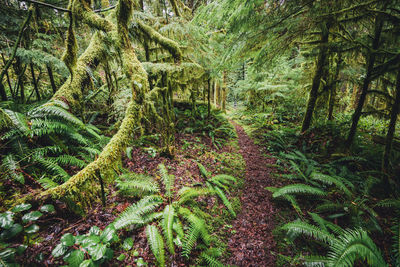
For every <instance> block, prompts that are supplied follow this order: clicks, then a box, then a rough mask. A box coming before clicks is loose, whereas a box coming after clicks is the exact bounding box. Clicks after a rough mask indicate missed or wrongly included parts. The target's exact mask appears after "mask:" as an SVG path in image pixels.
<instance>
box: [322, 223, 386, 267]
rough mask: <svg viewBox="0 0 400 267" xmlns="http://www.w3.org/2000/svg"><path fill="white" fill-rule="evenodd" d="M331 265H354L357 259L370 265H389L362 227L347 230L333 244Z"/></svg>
mask: <svg viewBox="0 0 400 267" xmlns="http://www.w3.org/2000/svg"><path fill="white" fill-rule="evenodd" d="M328 258H329V266H344V267H346V266H348V267H352V266H354V263H355V261H356V260H357V259H362V260H365V261H366V262H367V263H368V264H369V265H370V266H387V264H386V262H385V260H384V259H383V257H382V254H381V252H380V250H379V249H378V247H377V246H376V245H375V243H374V242H373V241H372V239H371V238H370V237H369V236H368V234H367V232H366V231H364V230H362V229H355V230H346V231H345V232H344V233H343V235H341V236H339V237H338V239H337V241H336V242H334V243H332V244H331V251H330V252H329V253H328Z"/></svg>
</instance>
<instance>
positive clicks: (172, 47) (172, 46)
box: [137, 20, 182, 62]
mask: <svg viewBox="0 0 400 267" xmlns="http://www.w3.org/2000/svg"><path fill="white" fill-rule="evenodd" d="M137 25H138V26H139V28H140V30H141V31H142V32H143V33H144V34H145V35H146V37H147V38H149V39H150V40H152V41H155V42H157V43H158V44H160V45H161V46H162V47H163V48H165V49H167V50H168V52H170V53H171V55H172V56H173V57H174V59H175V62H179V61H181V60H182V51H181V49H180V48H179V44H178V43H177V42H175V41H174V40H171V39H169V38H167V37H164V36H163V35H161V34H160V33H159V32H157V31H156V30H154V29H153V28H152V27H150V26H148V25H146V24H144V23H143V22H142V21H140V20H138V22H137Z"/></svg>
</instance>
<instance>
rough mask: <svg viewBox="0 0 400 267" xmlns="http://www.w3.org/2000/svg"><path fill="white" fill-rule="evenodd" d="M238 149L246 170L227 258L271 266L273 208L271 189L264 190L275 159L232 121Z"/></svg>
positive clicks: (269, 183) (271, 182)
mask: <svg viewBox="0 0 400 267" xmlns="http://www.w3.org/2000/svg"><path fill="white" fill-rule="evenodd" d="M235 128H236V132H237V134H238V141H239V146H240V153H241V154H242V156H243V159H244V160H245V162H246V174H245V181H244V187H243V189H242V192H243V193H242V195H241V197H240V200H241V203H242V211H241V213H240V214H239V215H238V217H237V218H236V219H235V221H234V222H233V223H232V225H233V230H234V231H235V232H236V233H235V234H234V235H233V236H232V237H231V238H230V240H229V242H228V250H229V251H230V252H231V257H230V258H229V260H228V261H227V263H228V264H230V265H235V266H274V265H275V256H274V253H273V252H274V251H275V249H276V248H275V241H274V238H273V234H272V230H273V229H274V220H273V218H274V217H275V212H276V208H275V207H274V206H273V204H272V201H271V198H272V197H271V193H270V192H269V191H268V190H265V187H267V186H273V185H274V183H275V182H274V179H273V178H272V175H271V171H272V170H271V169H270V168H268V165H271V164H275V161H276V160H275V159H273V158H266V157H265V156H263V155H262V153H261V151H260V147H258V146H257V145H255V144H254V141H253V140H252V139H251V138H250V137H249V136H248V135H247V134H246V132H245V131H244V129H243V128H242V127H241V126H239V125H237V124H235Z"/></svg>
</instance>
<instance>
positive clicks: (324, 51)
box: [301, 23, 329, 132]
mask: <svg viewBox="0 0 400 267" xmlns="http://www.w3.org/2000/svg"><path fill="white" fill-rule="evenodd" d="M328 40H329V24H328V23H324V24H323V25H322V34H321V45H320V49H319V54H318V60H317V68H316V70H315V74H314V78H313V82H312V86H311V91H310V96H309V98H308V103H307V109H306V114H305V115H304V119H303V125H302V126H301V132H305V131H307V130H308V128H310V125H311V120H312V116H313V113H314V108H315V103H316V102H317V98H318V89H319V86H320V83H321V78H322V74H323V72H324V67H325V63H326V57H327V55H328V46H327V44H328Z"/></svg>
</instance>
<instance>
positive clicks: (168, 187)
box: [158, 163, 175, 198]
mask: <svg viewBox="0 0 400 267" xmlns="http://www.w3.org/2000/svg"><path fill="white" fill-rule="evenodd" d="M158 170H159V173H160V175H161V179H162V181H163V183H164V186H165V195H166V196H167V197H169V198H170V197H172V186H173V185H174V183H175V176H174V175H170V174H168V170H167V168H166V167H165V165H164V164H162V163H161V164H159V165H158Z"/></svg>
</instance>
